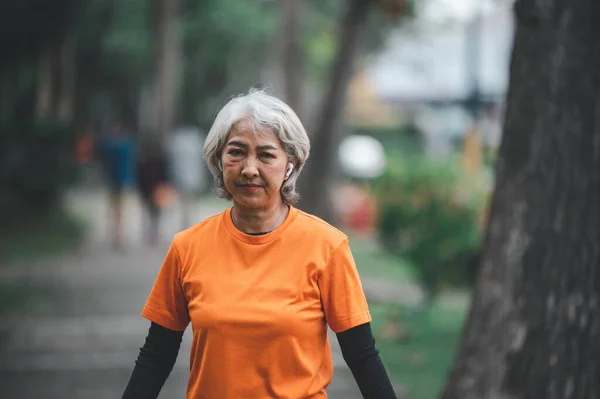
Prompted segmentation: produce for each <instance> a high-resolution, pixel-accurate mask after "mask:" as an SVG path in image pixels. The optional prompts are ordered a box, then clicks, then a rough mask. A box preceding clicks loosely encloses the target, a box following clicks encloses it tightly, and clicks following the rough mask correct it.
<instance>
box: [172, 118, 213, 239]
mask: <svg viewBox="0 0 600 399" xmlns="http://www.w3.org/2000/svg"><path fill="white" fill-rule="evenodd" d="M203 146H204V136H203V135H202V133H201V131H200V129H198V128H197V127H195V126H181V127H179V128H177V129H175V130H174V131H173V132H172V133H171V134H170V135H169V148H168V152H169V171H170V176H171V181H172V182H173V185H174V187H175V190H176V191H177V195H178V197H179V207H180V211H181V223H182V228H183V229H185V228H188V227H190V225H191V210H190V208H191V203H192V199H193V197H194V195H196V194H198V193H199V192H200V191H201V190H202V189H203V188H204V186H205V177H204V174H205V169H204V167H203V162H202V151H203Z"/></svg>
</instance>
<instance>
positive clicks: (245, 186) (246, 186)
mask: <svg viewBox="0 0 600 399" xmlns="http://www.w3.org/2000/svg"><path fill="white" fill-rule="evenodd" d="M240 187H241V188H242V190H245V191H258V190H259V189H260V187H261V186H259V185H256V184H240Z"/></svg>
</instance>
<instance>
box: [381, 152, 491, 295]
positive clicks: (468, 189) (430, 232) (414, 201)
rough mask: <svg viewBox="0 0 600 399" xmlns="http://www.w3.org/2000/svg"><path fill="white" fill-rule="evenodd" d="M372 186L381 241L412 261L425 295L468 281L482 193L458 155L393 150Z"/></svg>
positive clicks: (475, 252)
mask: <svg viewBox="0 0 600 399" xmlns="http://www.w3.org/2000/svg"><path fill="white" fill-rule="evenodd" d="M371 188H372V190H373V192H374V194H375V195H376V197H377V200H378V234H379V239H380V241H381V243H382V245H383V247H384V248H385V249H386V250H387V251H389V252H390V253H392V254H395V255H397V256H401V257H404V258H405V259H407V260H409V261H410V262H411V263H413V264H414V266H415V268H416V269H417V270H416V271H417V275H418V278H419V280H420V283H421V284H422V286H423V288H424V289H425V291H426V292H427V296H428V298H429V299H432V298H433V297H435V296H436V294H437V293H438V292H439V290H440V289H441V288H442V287H446V286H451V287H465V286H469V285H470V284H471V283H472V281H473V264H474V263H473V261H474V260H475V259H476V258H477V256H478V253H479V247H480V237H481V232H480V224H481V223H480V221H481V217H482V212H483V210H484V207H485V201H486V193H485V192H484V189H483V187H482V186H481V185H480V184H475V183H473V180H471V179H470V178H469V177H468V176H467V175H466V174H465V173H464V171H463V170H462V168H461V164H460V163H459V161H458V160H456V159H448V160H432V159H431V158H428V157H426V156H424V155H415V156H410V157H407V156H406V155H405V156H402V155H400V154H394V155H393V156H391V157H390V158H389V160H388V167H387V169H386V171H385V173H384V174H383V175H382V176H381V177H380V178H378V179H376V180H375V181H374V182H373V183H372V187H371Z"/></svg>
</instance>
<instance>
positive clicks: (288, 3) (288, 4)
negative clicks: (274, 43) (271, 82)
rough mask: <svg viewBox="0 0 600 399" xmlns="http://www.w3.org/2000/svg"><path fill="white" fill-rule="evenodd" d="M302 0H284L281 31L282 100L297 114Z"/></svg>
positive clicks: (300, 62) (300, 65)
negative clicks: (282, 38)
mask: <svg viewBox="0 0 600 399" xmlns="http://www.w3.org/2000/svg"><path fill="white" fill-rule="evenodd" d="M301 3H302V0H284V2H283V18H282V27H281V33H282V34H283V37H284V40H282V42H283V48H282V59H283V63H282V64H283V83H284V100H285V102H286V103H287V104H288V105H289V106H290V107H292V109H293V110H294V111H296V113H297V114H298V115H302V110H301V109H300V107H301V104H302V82H303V79H302V78H303V73H302V70H303V68H302V59H303V56H302V44H301V39H302V37H301V35H302V27H301V23H300V21H301V11H302V9H301V6H302V4H301Z"/></svg>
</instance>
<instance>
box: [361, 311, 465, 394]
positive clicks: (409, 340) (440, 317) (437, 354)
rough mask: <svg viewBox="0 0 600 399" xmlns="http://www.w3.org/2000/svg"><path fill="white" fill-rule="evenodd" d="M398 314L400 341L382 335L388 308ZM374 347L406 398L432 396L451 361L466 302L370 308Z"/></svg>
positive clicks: (437, 392) (459, 332) (440, 387)
mask: <svg viewBox="0 0 600 399" xmlns="http://www.w3.org/2000/svg"><path fill="white" fill-rule="evenodd" d="M390 311H391V312H393V313H394V314H396V315H399V321H400V324H401V326H402V327H403V328H405V329H406V330H407V336H406V337H405V338H403V339H402V340H400V341H392V340H389V339H384V338H383V337H382V329H383V327H384V324H385V323H386V315H387V314H388V313H389V312H390ZM371 313H372V316H373V323H372V324H373V329H374V331H375V336H376V337H377V347H378V348H379V350H380V352H381V358H382V360H383V362H384V363H385V365H386V368H387V370H388V373H389V374H390V378H392V380H394V381H396V382H398V383H399V384H400V385H401V386H402V387H403V389H404V390H405V393H406V395H407V397H408V398H409V399H436V398H438V397H439V394H440V393H441V390H442V389H443V387H444V384H445V382H446V379H447V376H448V372H449V371H450V367H451V365H452V362H453V361H454V355H455V351H456V349H457V345H458V342H459V339H460V335H461V331H462V326H463V322H464V318H465V313H466V306H457V307H445V306H443V305H441V304H439V303H436V304H434V305H432V307H431V308H429V309H427V310H424V311H419V312H417V311H413V312H411V311H409V310H402V309H400V308H398V307H397V306H395V307H392V308H391V307H390V306H385V305H375V306H373V307H372V308H371Z"/></svg>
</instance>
